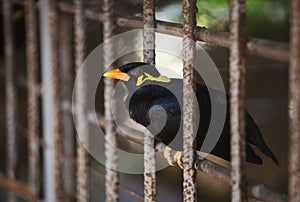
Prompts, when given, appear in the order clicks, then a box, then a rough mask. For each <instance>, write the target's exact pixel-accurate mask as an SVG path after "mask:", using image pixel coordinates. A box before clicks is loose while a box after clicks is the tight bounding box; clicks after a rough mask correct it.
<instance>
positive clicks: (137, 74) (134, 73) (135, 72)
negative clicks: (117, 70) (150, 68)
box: [131, 69, 143, 77]
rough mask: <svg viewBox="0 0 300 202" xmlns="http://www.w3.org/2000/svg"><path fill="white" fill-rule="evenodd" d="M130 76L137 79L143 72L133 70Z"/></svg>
mask: <svg viewBox="0 0 300 202" xmlns="http://www.w3.org/2000/svg"><path fill="white" fill-rule="evenodd" d="M131 74H132V75H133V76H136V77H138V76H141V75H142V74H143V71H142V70H140V69H134V70H132V71H131Z"/></svg>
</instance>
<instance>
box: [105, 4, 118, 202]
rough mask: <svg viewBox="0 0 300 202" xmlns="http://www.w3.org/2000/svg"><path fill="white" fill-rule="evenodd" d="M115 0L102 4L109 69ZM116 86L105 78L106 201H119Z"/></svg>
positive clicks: (112, 54)
mask: <svg viewBox="0 0 300 202" xmlns="http://www.w3.org/2000/svg"><path fill="white" fill-rule="evenodd" d="M114 6H115V1H114V0H104V1H103V4H102V8H103V12H104V13H103V17H104V21H103V65H104V68H106V69H109V68H111V65H112V64H110V62H109V61H113V56H114V46H113V44H109V43H108V42H107V40H108V39H109V38H111V37H112V36H113V34H114V30H115V27H116V24H115V18H114V15H115V13H114V12H115V11H114ZM113 88H114V81H113V80H111V79H104V114H105V119H106V121H107V125H106V128H105V129H106V134H105V157H106V162H105V167H106V175H105V195H106V198H105V201H107V202H117V201H119V193H118V184H119V176H118V172H117V168H118V155H117V150H116V145H117V138H116V135H117V133H116V127H115V124H114V122H113V116H112V110H114V109H112V108H111V106H114V104H113V103H114V100H113V99H112V92H113Z"/></svg>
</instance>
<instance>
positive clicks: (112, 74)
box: [103, 68, 130, 81]
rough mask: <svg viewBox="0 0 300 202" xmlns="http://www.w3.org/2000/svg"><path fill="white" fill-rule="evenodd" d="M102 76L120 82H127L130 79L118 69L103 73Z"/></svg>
mask: <svg viewBox="0 0 300 202" xmlns="http://www.w3.org/2000/svg"><path fill="white" fill-rule="evenodd" d="M103 76H104V77H106V78H111V79H118V80H122V81H128V80H129V79H130V76H129V75H128V74H126V73H124V72H121V71H120V70H119V69H118V68H117V69H113V70H110V71H107V72H105V73H104V74H103Z"/></svg>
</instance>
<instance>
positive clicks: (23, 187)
mask: <svg viewBox="0 0 300 202" xmlns="http://www.w3.org/2000/svg"><path fill="white" fill-rule="evenodd" d="M0 187H1V188H3V189H6V190H8V191H11V192H14V193H16V194H17V195H19V196H21V197H24V198H25V199H31V198H32V197H33V195H32V193H31V191H30V188H29V185H28V184H26V183H25V182H21V181H18V180H11V179H7V178H4V177H0Z"/></svg>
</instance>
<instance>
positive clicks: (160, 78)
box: [103, 62, 171, 87]
mask: <svg viewBox="0 0 300 202" xmlns="http://www.w3.org/2000/svg"><path fill="white" fill-rule="evenodd" d="M103 76H104V77H106V78H111V79H117V80H121V81H122V82H125V84H126V83H128V82H131V83H132V82H133V83H134V84H135V86H137V87H138V86H141V85H142V84H143V83H144V82H146V81H154V82H163V83H168V82H170V81H171V79H170V78H168V77H166V76H164V75H161V74H160V73H159V72H158V71H157V70H156V68H155V67H154V66H153V65H150V64H148V63H144V62H133V63H128V64H125V65H123V66H121V67H119V68H116V69H113V70H109V71H107V72H105V73H104V74H103Z"/></svg>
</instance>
